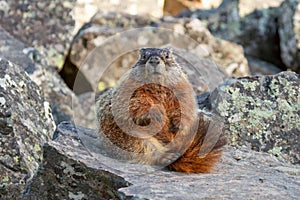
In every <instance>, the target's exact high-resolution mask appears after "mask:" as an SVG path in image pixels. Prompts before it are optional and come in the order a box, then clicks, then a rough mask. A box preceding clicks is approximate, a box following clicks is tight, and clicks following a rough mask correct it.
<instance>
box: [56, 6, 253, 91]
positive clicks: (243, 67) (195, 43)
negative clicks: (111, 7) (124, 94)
mask: <svg viewBox="0 0 300 200" xmlns="http://www.w3.org/2000/svg"><path fill="white" fill-rule="evenodd" d="M147 46H148V47H149V46H155V47H161V46H172V47H175V48H178V49H181V50H185V51H188V52H190V53H193V54H194V58H198V63H199V64H200V65H201V64H202V62H205V61H203V60H207V59H211V64H210V66H212V68H213V67H215V66H220V68H222V69H223V71H225V72H226V74H227V75H229V76H243V75H249V69H248V64H247V60H246V58H245V57H244V53H243V49H242V48H241V46H239V45H236V44H234V43H230V42H228V41H224V40H220V39H218V38H214V37H213V36H212V35H211V34H210V32H209V31H208V30H207V29H206V28H205V26H204V25H203V24H202V23H201V21H199V20H197V19H175V18H171V17H169V18H164V19H161V20H153V19H151V18H146V17H142V16H132V15H128V14H116V13H109V14H103V13H101V12H100V13H98V14H97V15H95V16H94V17H93V19H92V20H91V22H90V23H88V24H86V26H84V27H82V29H81V30H80V31H79V32H78V35H77V37H76V38H75V39H74V41H73V43H72V47H71V49H70V52H69V55H68V57H67V61H66V63H65V65H64V67H63V70H62V71H61V72H60V74H61V75H62V77H63V78H64V79H65V80H66V82H67V83H68V85H69V86H70V87H72V88H73V87H74V83H75V84H76V81H75V79H76V74H77V72H78V70H79V69H80V72H81V73H82V74H83V75H81V74H79V76H78V77H77V80H80V77H84V78H83V79H82V80H84V81H88V82H89V83H90V85H91V87H92V89H94V90H95V89H97V88H98V87H97V86H98V85H97V83H98V81H99V79H100V83H101V82H102V85H101V89H105V88H106V87H111V86H115V85H116V82H117V80H119V78H120V77H121V76H123V75H124V73H126V72H127V71H128V70H129V69H130V68H131V67H132V66H133V65H134V63H135V62H136V60H137V52H138V51H137V49H138V48H141V47H147ZM182 52H183V51H179V52H176V53H177V57H179V60H180V58H181V61H184V60H185V64H184V65H183V67H185V66H187V65H188V64H187V63H188V62H189V60H188V59H186V54H185V53H183V54H180V53H182ZM189 57H191V56H189ZM202 65H203V66H202V68H200V69H199V70H200V71H201V70H207V71H209V70H210V67H209V66H207V65H205V64H202ZM101 73H103V74H104V75H103V76H102V78H103V79H101V77H100V75H101ZM208 74H211V75H214V73H211V72H210V73H208ZM223 74H224V73H223ZM216 76H217V75H216ZM218 79H219V78H218V77H216V79H215V80H218ZM84 81H81V82H78V83H77V85H78V86H82V85H83V83H84ZM217 83H219V82H217V81H216V84H217ZM75 89H79V90H78V92H79V93H82V92H84V91H88V90H91V89H90V88H89V87H88V88H86V89H82V88H77V87H75ZM75 89H74V90H75Z"/></svg>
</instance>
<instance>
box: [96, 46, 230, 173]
mask: <svg viewBox="0 0 300 200" xmlns="http://www.w3.org/2000/svg"><path fill="white" fill-rule="evenodd" d="M96 107H97V119H98V125H99V134H101V135H102V136H105V138H107V139H108V140H109V141H110V143H111V145H110V147H106V148H107V152H108V153H109V154H111V155H113V156H114V157H117V158H119V159H127V160H128V159H130V160H134V161H136V162H138V163H143V164H150V165H158V166H166V167H167V168H169V169H171V170H175V171H180V172H210V171H211V170H212V169H213V167H214V166H215V164H216V163H217V161H218V159H219V158H220V156H221V154H222V150H221V148H220V147H222V146H224V144H225V138H224V136H222V137H218V138H217V141H211V140H212V139H210V141H209V142H204V139H205V136H208V137H209V138H216V136H219V133H209V134H210V135H207V130H208V126H209V122H207V121H205V120H204V118H203V116H202V115H201V114H199V113H198V107H197V102H196V95H195V93H194V91H193V87H192V85H191V84H190V82H189V81H188V79H187V77H186V75H185V74H184V73H183V71H182V69H181V67H180V66H179V65H178V63H177V62H176V61H175V59H174V57H173V54H172V50H171V49H169V48H142V49H141V50H140V57H139V59H138V61H137V63H136V64H135V65H134V66H133V67H132V69H131V70H130V72H129V73H128V74H127V75H125V77H124V78H122V80H121V81H120V84H119V85H118V86H117V87H116V88H112V89H109V90H108V91H106V92H105V93H103V94H102V95H101V96H99V97H98V100H97V105H96ZM112 146H115V147H116V148H115V149H111V147H112ZM201 148H202V152H203V149H204V148H206V149H204V152H205V154H201V155H200V153H199V152H200V150H201ZM116 151H118V153H116Z"/></svg>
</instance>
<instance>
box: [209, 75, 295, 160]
mask: <svg viewBox="0 0 300 200" xmlns="http://www.w3.org/2000/svg"><path fill="white" fill-rule="evenodd" d="M211 100H212V107H213V108H214V109H215V110H216V111H217V112H218V113H219V114H220V115H221V116H222V117H223V119H224V122H225V124H226V125H227V128H226V130H227V132H228V135H229V138H230V139H229V143H230V144H231V145H234V146H246V147H249V148H251V149H254V150H256V151H264V152H268V153H271V154H273V155H275V156H278V157H280V158H284V159H286V160H287V161H289V162H291V163H294V164H300V156H299V155H300V148H299V141H300V126H299V125H300V75H299V74H296V73H293V72H282V73H279V74H276V75H273V76H254V77H241V78H238V79H231V80H228V81H226V82H225V83H223V84H221V85H220V86H219V87H218V88H217V89H216V90H215V91H214V92H213V94H212V95H211Z"/></svg>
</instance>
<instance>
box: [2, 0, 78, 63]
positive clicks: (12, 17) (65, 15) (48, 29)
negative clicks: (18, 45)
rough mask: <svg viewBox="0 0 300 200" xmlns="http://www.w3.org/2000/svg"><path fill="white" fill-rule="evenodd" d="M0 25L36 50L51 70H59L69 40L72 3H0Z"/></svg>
mask: <svg viewBox="0 0 300 200" xmlns="http://www.w3.org/2000/svg"><path fill="white" fill-rule="evenodd" d="M0 4H1V6H0V19H1V20H0V25H1V26H2V27H3V28H4V29H5V30H6V31H8V32H9V33H10V34H12V35H13V36H14V37H16V38H18V39H19V40H20V41H22V42H24V43H25V44H27V45H29V46H32V47H34V48H36V49H37V50H38V51H39V52H40V53H41V54H42V55H44V56H45V57H46V60H47V63H48V64H49V65H51V66H55V67H62V64H63V61H64V55H65V54H66V51H67V49H68V47H69V42H70V41H71V38H72V31H73V27H74V23H75V22H74V20H73V19H72V16H71V14H70V12H71V11H72V9H73V7H74V4H75V0H63V1H60V0H45V1H29V0H24V1H0Z"/></svg>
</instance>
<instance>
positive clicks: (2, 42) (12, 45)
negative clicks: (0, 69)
mask: <svg viewBox="0 0 300 200" xmlns="http://www.w3.org/2000/svg"><path fill="white" fill-rule="evenodd" d="M0 57H4V58H6V59H8V60H10V61H11V62H13V63H16V64H18V65H19V66H20V67H21V68H23V69H24V70H25V71H26V72H27V73H28V75H29V77H30V78H31V79H32V80H33V81H34V82H35V83H36V84H37V85H38V86H39V87H40V88H41V89H42V91H43V93H44V95H45V98H46V100H47V101H48V102H49V103H50V107H51V108H52V113H53V117H54V120H55V122H56V124H59V123H60V122H61V121H65V120H71V119H72V117H73V111H72V100H73V103H74V104H76V103H78V99H77V97H76V96H75V95H74V93H73V92H72V91H71V90H70V89H69V88H68V87H67V86H66V84H65V83H64V82H63V80H62V79H61V77H60V76H59V75H58V73H57V72H56V71H55V70H54V68H51V67H49V66H48V65H47V62H46V61H45V59H44V57H43V56H42V55H41V54H40V53H39V52H38V51H37V50H36V49H35V48H32V47H28V46H27V45H25V44H24V43H22V42H20V41H19V40H17V39H16V38H14V37H12V36H11V35H10V34H9V33H8V32H6V31H5V30H3V29H2V28H1V27H0Z"/></svg>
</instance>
